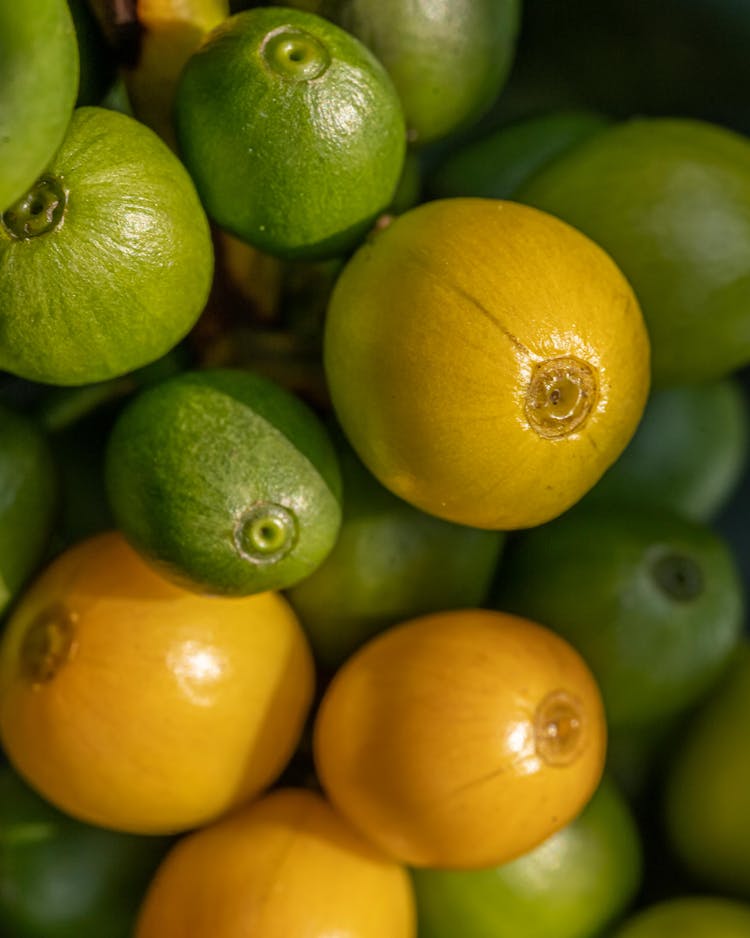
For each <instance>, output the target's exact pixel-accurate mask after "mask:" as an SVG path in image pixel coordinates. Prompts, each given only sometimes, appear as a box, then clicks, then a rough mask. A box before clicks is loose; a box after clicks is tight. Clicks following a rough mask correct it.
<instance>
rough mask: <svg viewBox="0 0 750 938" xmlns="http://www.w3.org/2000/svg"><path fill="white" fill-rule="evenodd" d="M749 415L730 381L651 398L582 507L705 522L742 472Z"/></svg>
mask: <svg viewBox="0 0 750 938" xmlns="http://www.w3.org/2000/svg"><path fill="white" fill-rule="evenodd" d="M747 428H748V408H747V403H746V401H745V397H744V394H743V392H742V389H741V388H740V386H739V385H738V384H737V383H736V382H735V381H733V380H727V379H725V380H723V381H717V382H715V383H711V384H701V385H698V386H687V387H675V388H665V389H663V390H661V391H655V392H654V393H653V394H652V395H651V397H650V398H649V401H648V403H647V405H646V409H645V411H644V412H643V418H642V420H641V422H640V423H639V425H638V429H637V430H636V433H635V436H634V437H633V439H632V440H631V441H630V443H629V444H628V446H627V448H626V450H625V452H624V453H623V454H622V456H620V458H619V459H618V460H617V462H616V463H615V464H614V465H613V466H612V467H611V468H610V469H608V470H607V472H605V474H604V476H603V477H602V478H601V480H600V481H599V482H598V483H597V484H596V485H595V486H594V488H593V489H592V490H591V491H590V492H589V493H588V495H587V496H586V501H587V502H591V503H593V502H594V501H596V503H597V504H599V503H600V502H601V503H604V502H610V503H611V502H617V503H623V504H624V503H629V504H640V505H653V506H654V507H661V508H666V509H669V510H671V511H675V512H677V513H678V514H681V515H684V516H685V517H686V518H692V519H693V520H695V521H710V520H711V519H712V518H714V517H715V516H716V515H717V514H718V513H719V512H720V511H721V509H722V508H723V507H724V506H725V504H726V503H727V502H728V501H729V500H730V498H731V496H732V494H733V492H734V491H735V489H736V488H737V486H738V484H739V482H740V479H741V478H742V475H743V473H744V471H745V467H746V466H747V457H748V429H747Z"/></svg>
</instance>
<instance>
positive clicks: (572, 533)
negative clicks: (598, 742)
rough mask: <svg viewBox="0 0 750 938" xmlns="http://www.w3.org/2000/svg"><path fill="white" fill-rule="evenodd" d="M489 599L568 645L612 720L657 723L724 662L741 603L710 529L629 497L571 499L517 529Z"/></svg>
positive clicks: (699, 691)
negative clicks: (557, 513)
mask: <svg viewBox="0 0 750 938" xmlns="http://www.w3.org/2000/svg"><path fill="white" fill-rule="evenodd" d="M582 584H585V589H584V588H582ZM493 605H495V606H497V607H498V608H501V609H509V610H511V611H513V612H515V613H517V614H519V615H525V616H529V617H531V618H534V619H535V620H536V621H538V622H541V623H543V624H544V625H546V626H548V627H549V628H551V629H554V631H555V632H557V633H558V634H559V635H562V636H563V637H564V638H566V639H567V640H568V641H569V642H571V644H572V645H574V646H575V647H576V648H577V649H578V651H579V652H580V653H581V654H582V655H583V657H584V658H585V659H586V661H587V662H588V664H589V667H590V668H591V670H592V671H593V672H594V674H595V676H596V678H597V681H598V682H599V687H600V688H601V691H602V696H603V697H604V702H605V705H606V708H607V720H608V724H609V726H610V727H612V728H614V727H618V728H621V727H633V726H644V725H649V724H657V723H660V722H662V721H663V720H665V719H666V718H667V717H670V716H673V715H675V714H677V713H680V712H683V711H685V710H686V709H687V708H688V707H689V706H691V705H692V704H694V703H695V702H697V700H699V699H700V698H701V696H703V695H704V694H705V693H706V692H707V691H708V690H709V689H710V687H711V686H712V684H714V683H715V682H716V680H717V679H718V677H719V675H720V674H721V672H722V670H723V669H724V668H725V667H726V665H727V663H728V661H729V659H730V657H731V655H732V652H733V651H734V649H735V647H736V645H737V642H738V641H739V639H740V635H741V633H742V624H743V613H744V609H743V596H742V584H741V580H740V576H739V572H738V570H737V568H736V566H735V563H734V560H733V557H732V555H731V553H730V551H729V549H728V547H727V545H726V544H725V543H724V541H723V540H722V539H721V538H719V536H718V535H716V534H714V533H713V532H712V531H711V529H710V528H708V527H707V526H705V525H703V524H699V523H696V522H691V521H687V520H685V519H682V518H680V517H678V516H677V515H672V514H669V513H665V512H657V511H654V510H650V509H648V508H641V509H636V508H635V507H634V506H632V505H629V506H625V507H621V508H620V507H616V506H608V507H605V506H603V505H602V506H594V505H592V506H589V507H588V508H583V507H581V508H578V509H575V510H574V511H572V512H570V513H569V514H567V515H565V517H563V518H559V519H557V520H556V521H554V522H553V523H552V524H549V525H546V526H545V527H542V528H539V529H537V530H534V531H527V532H525V533H524V534H523V536H522V537H521V538H519V540H518V541H517V542H516V544H515V545H514V549H513V550H512V551H509V553H508V556H507V557H506V559H505V562H504V564H503V567H502V570H501V572H500V574H499V578H498V587H497V590H496V594H495V597H494V601H493ZM655 662H658V666H656V667H655Z"/></svg>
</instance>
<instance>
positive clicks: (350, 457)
mask: <svg viewBox="0 0 750 938" xmlns="http://www.w3.org/2000/svg"><path fill="white" fill-rule="evenodd" d="M339 459H340V464H341V474H342V482H343V496H344V497H343V521H342V525H341V532H340V534H339V537H338V540H337V541H336V546H335V547H334V548H333V550H332V551H331V553H330V555H329V556H328V558H327V559H326V560H325V561H324V562H323V564H322V565H321V566H320V567H318V569H317V570H316V571H315V572H314V573H313V574H312V576H309V577H308V578H307V579H305V580H303V581H302V582H301V583H298V584H297V585H296V586H295V587H293V588H292V589H291V590H289V593H288V594H287V595H288V599H289V600H290V601H291V603H292V605H293V606H294V608H295V610H296V611H297V614H298V615H299V617H300V619H301V621H302V624H303V626H304V628H305V631H306V632H307V634H308V637H309V639H310V644H311V645H312V648H313V651H314V652H315V655H316V658H317V659H318V661H319V662H321V663H323V664H324V665H326V666H328V667H331V668H335V667H337V666H338V665H340V664H341V663H342V661H343V660H344V659H345V658H347V657H348V656H349V655H350V654H351V653H352V652H353V651H355V649H357V648H358V647H359V646H360V645H362V644H364V642H365V641H367V639H369V638H370V637H371V636H373V635H375V634H376V633H377V632H380V631H381V630H382V629H384V628H387V627H388V626H389V625H394V624H395V623H397V622H402V621H404V620H405V619H410V618H412V617H414V616H417V615H421V614H422V613H426V612H437V611H439V610H441V609H459V608H462V607H471V606H478V605H480V604H481V603H482V602H483V601H484V599H485V597H486V595H487V592H488V590H489V587H490V583H491V579H492V576H493V573H494V571H495V567H496V565H497V559H498V556H499V554H500V550H501V548H502V543H503V535H502V534H500V533H498V532H495V531H480V530H477V529H475V528H468V527H463V526H461V525H457V524H451V523H450V522H448V521H441V520H440V519H438V518H435V517H433V516H432V515H427V514H424V512H421V511H419V510H418V509H416V508H412V506H411V505H408V504H407V503H406V502H404V501H402V500H401V499H400V498H396V496H395V495H392V494H391V493H390V492H389V491H388V490H387V489H385V488H383V487H382V486H381V485H380V483H379V482H378V481H377V480H376V479H375V478H374V477H373V476H372V475H370V473H369V472H368V471H367V469H365V467H364V466H363V465H362V463H361V462H360V461H359V460H358V459H357V457H356V456H355V455H354V453H353V452H352V450H351V449H350V448H349V447H348V446H346V445H345V444H344V443H343V442H340V443H339Z"/></svg>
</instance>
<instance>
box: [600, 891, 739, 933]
mask: <svg viewBox="0 0 750 938" xmlns="http://www.w3.org/2000/svg"><path fill="white" fill-rule="evenodd" d="M670 935H679V936H680V938H747V936H748V935H750V906H748V905H745V904H744V903H741V902H732V901H731V900H729V899H723V898H719V897H718V896H717V897H716V898H713V897H709V896H687V897H685V898H679V899H671V900H668V901H666V902H660V903H659V904H658V905H653V906H650V907H649V908H647V909H644V910H643V911H641V912H638V913H637V914H636V915H635V916H633V917H632V918H631V919H628V921H626V922H625V924H624V925H623V926H622V927H621V928H618V929H617V931H615V932H614V933H613V935H612V938H669V936H670Z"/></svg>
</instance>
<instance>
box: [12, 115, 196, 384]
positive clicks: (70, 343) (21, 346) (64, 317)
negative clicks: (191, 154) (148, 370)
mask: <svg viewBox="0 0 750 938" xmlns="http://www.w3.org/2000/svg"><path fill="white" fill-rule="evenodd" d="M212 272H213V249H212V246H211V238H210V234H209V229H208V223H207V221H206V217H205V215H204V213H203V209H202V208H201V205H200V202H199V201H198V197H197V195H196V193H195V189H194V188H193V185H192V183H191V181H190V178H189V177H188V175H187V173H186V172H185V170H184V168H183V167H182V165H181V164H180V162H179V161H178V160H177V158H176V157H175V156H174V155H173V154H172V153H171V152H170V151H169V149H168V148H167V146H166V144H164V143H162V141H161V140H160V139H159V138H158V137H157V136H156V134H154V133H153V132H152V131H151V130H149V129H148V128H146V127H144V126H143V125H142V124H139V123H138V122H137V121H135V120H133V119H132V118H130V117H126V116H125V115H123V114H117V113H115V112H113V111H106V110H104V109H101V108H80V109H79V110H77V111H76V112H75V114H74V115H73V119H72V121H71V124H70V128H69V130H68V134H67V136H66V138H65V141H64V142H63V145H62V147H61V148H60V150H59V151H58V152H57V154H56V156H55V158H54V160H53V161H52V163H51V164H50V165H49V167H48V168H47V171H46V173H45V174H44V176H42V177H41V178H40V179H39V180H38V181H37V183H35V184H34V186H33V187H32V189H31V190H30V191H29V192H28V193H27V194H26V195H25V196H24V197H23V199H21V200H20V201H19V202H17V203H16V204H15V205H14V206H12V207H11V208H9V209H8V210H7V211H6V212H5V213H4V214H3V215H2V221H1V222H0V309H2V311H3V323H2V331H1V332H0V368H4V369H5V370H7V371H10V372H12V373H14V374H18V375H21V376H23V377H25V378H30V379H31V380H33V381H43V382H48V383H50V384H65V385H69V384H87V383H90V382H93V381H103V380H105V379H106V378H111V377H114V376H116V375H119V374H123V373H124V372H126V371H131V370H133V369H134V368H138V367H140V366H141V365H145V364H146V363H147V362H150V361H153V360H154V359H156V358H158V357H159V356H161V355H163V354H164V353H165V352H166V351H167V350H168V349H170V348H171V347H172V346H173V345H175V344H176V343H177V342H178V341H179V340H180V339H181V338H182V337H183V336H184V335H185V334H186V333H187V332H188V330H189V329H190V328H191V327H192V325H193V324H194V322H195V320H196V319H197V318H198V315H199V314H200V312H201V311H202V309H203V306H204V304H205V301H206V298H207V296H208V290H209V287H210V285H211V277H212Z"/></svg>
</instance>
